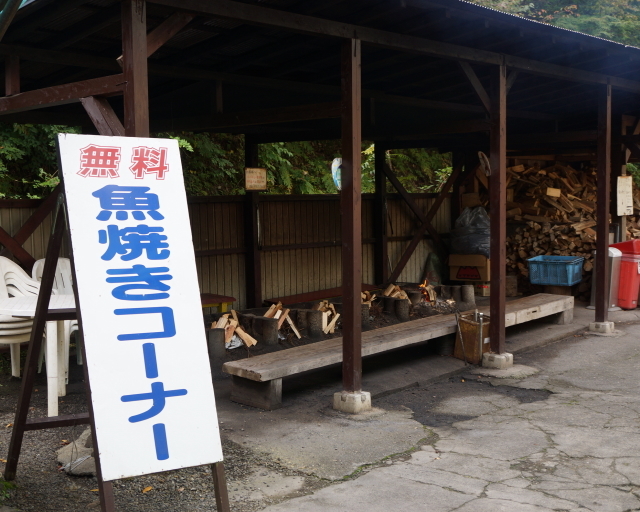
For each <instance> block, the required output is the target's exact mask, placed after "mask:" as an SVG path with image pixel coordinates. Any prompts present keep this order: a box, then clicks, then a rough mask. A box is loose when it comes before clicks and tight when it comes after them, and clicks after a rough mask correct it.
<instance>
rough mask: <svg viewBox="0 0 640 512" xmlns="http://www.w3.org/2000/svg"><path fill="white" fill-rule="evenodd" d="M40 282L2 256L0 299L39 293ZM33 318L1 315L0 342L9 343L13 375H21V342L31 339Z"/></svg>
mask: <svg viewBox="0 0 640 512" xmlns="http://www.w3.org/2000/svg"><path fill="white" fill-rule="evenodd" d="M39 291H40V283H39V282H38V281H35V280H33V279H32V278H31V277H30V276H29V274H27V273H26V272H25V271H24V270H22V268H20V267H19V266H18V265H17V264H16V263H14V262H13V261H11V260H10V259H8V258H4V257H2V256H0V299H6V298H11V297H24V296H28V295H36V296H37V295H38V292H39ZM32 327H33V319H32V318H19V317H13V316H6V315H0V344H9V346H10V352H11V375H13V376H14V377H20V343H22V342H25V341H29V338H30V337H31V329H32Z"/></svg>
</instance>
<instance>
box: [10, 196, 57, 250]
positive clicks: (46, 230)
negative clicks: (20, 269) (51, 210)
mask: <svg viewBox="0 0 640 512" xmlns="http://www.w3.org/2000/svg"><path fill="white" fill-rule="evenodd" d="M4 202H5V204H6V203H9V204H11V205H12V206H11V207H7V208H3V207H2V203H3V201H2V200H0V226H1V227H2V228H3V229H4V230H5V231H7V232H8V233H9V234H10V235H15V234H16V232H17V231H18V230H19V229H20V227H21V226H22V225H23V224H24V223H25V222H26V221H27V219H28V218H29V217H30V216H31V214H32V213H33V212H35V211H36V209H37V207H38V205H39V204H40V201H39V200H33V201H30V200H27V201H12V202H9V201H4ZM18 205H19V206H18ZM50 233H51V215H47V217H46V218H45V219H44V221H43V222H42V224H40V225H39V226H38V227H37V228H36V230H35V231H34V232H33V234H32V235H31V236H30V237H29V238H28V239H27V241H26V242H25V243H24V244H23V247H24V248H25V250H26V251H27V252H28V253H29V254H31V256H33V257H34V258H35V259H36V260H39V259H41V258H44V257H45V254H46V252H47V243H48V242H49V234H50ZM2 247H4V246H3V245H2V244H0V248H2ZM63 253H64V254H66V250H64V248H63ZM6 256H7V257H9V258H11V253H9V254H6ZM12 259H13V258H12Z"/></svg>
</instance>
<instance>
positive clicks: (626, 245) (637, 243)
mask: <svg viewBox="0 0 640 512" xmlns="http://www.w3.org/2000/svg"><path fill="white" fill-rule="evenodd" d="M609 247H615V248H616V249H618V250H619V251H620V252H621V253H622V254H637V255H638V256H640V239H634V240H629V241H628V242H618V243H617V244H611V245H610V246H609Z"/></svg>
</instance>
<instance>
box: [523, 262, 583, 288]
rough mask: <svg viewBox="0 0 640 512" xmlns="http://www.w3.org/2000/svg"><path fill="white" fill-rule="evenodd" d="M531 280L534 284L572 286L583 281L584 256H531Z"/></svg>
mask: <svg viewBox="0 0 640 512" xmlns="http://www.w3.org/2000/svg"><path fill="white" fill-rule="evenodd" d="M527 261H528V262H529V280H530V281H531V282H532V283H533V284H547V285H552V284H553V285H558V286H571V285H574V284H576V283H579V282H580V281H582V262H583V261H584V258H576V257H575V256H536V257H534V258H529V260H527Z"/></svg>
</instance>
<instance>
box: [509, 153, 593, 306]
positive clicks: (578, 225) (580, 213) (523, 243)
mask: <svg viewBox="0 0 640 512" xmlns="http://www.w3.org/2000/svg"><path fill="white" fill-rule="evenodd" d="M595 201H596V177H595V172H594V171H593V170H592V169H587V170H584V171H580V172H578V171H576V170H575V169H573V168H571V167H569V166H568V165H562V164H555V165H553V166H551V167H547V168H544V169H539V168H537V167H531V168H525V167H524V166H523V165H517V166H515V167H509V168H508V169H507V218H508V219H513V220H515V221H524V222H525V225H524V226H521V227H518V228H517V229H516V231H515V234H513V235H512V236H509V237H507V271H515V272H517V273H519V274H520V275H521V276H523V277H525V278H527V281H528V277H529V269H528V265H527V262H526V260H528V259H529V258H532V257H534V256H540V255H556V256H576V257H580V256H581V257H583V258H584V264H583V284H582V285H581V287H580V291H581V292H584V293H585V295H586V292H587V291H588V289H589V282H590V278H591V276H590V273H591V270H592V269H593V251H594V250H595V248H596V244H595V242H596V231H595V229H594V228H595V226H596V216H595V211H596V203H595Z"/></svg>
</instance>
